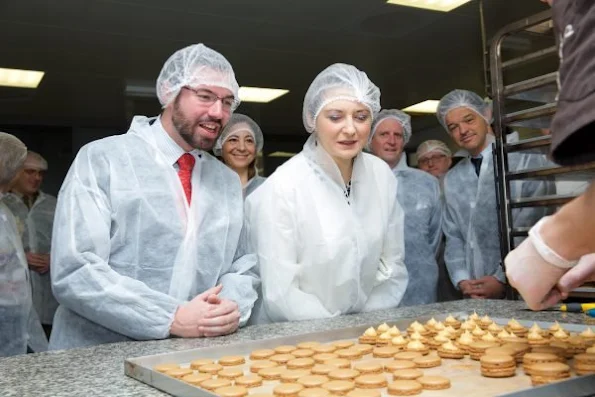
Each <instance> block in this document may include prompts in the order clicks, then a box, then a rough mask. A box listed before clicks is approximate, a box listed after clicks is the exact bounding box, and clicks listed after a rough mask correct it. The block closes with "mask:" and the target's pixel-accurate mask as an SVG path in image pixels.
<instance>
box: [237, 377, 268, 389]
mask: <svg viewBox="0 0 595 397" xmlns="http://www.w3.org/2000/svg"><path fill="white" fill-rule="evenodd" d="M234 382H235V385H236V386H244V387H247V388H249V389H250V388H253V387H259V386H262V377H261V376H258V375H246V376H240V377H239V378H236V379H235V381H234Z"/></svg>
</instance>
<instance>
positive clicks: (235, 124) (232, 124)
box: [213, 113, 264, 156]
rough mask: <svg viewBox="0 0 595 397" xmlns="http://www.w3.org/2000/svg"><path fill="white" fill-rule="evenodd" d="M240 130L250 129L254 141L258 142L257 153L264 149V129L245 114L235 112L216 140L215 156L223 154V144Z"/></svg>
mask: <svg viewBox="0 0 595 397" xmlns="http://www.w3.org/2000/svg"><path fill="white" fill-rule="evenodd" d="M239 131H248V132H249V133H250V134H252V137H253V138H254V142H255V143H256V153H258V152H260V151H261V150H262V148H263V146H264V136H263V135H262V130H261V129H260V127H259V126H258V124H256V122H255V121H254V120H252V119H251V118H250V117H248V116H246V115H245V114H240V113H234V114H233V115H232V116H231V118H230V119H229V122H228V123H227V125H226V126H225V129H223V132H221V135H219V139H217V142H215V146H214V147H213V153H214V154H215V156H221V150H222V149H223V144H224V143H225V142H226V141H227V139H228V138H229V137H230V136H231V135H232V134H233V133H234V132H239Z"/></svg>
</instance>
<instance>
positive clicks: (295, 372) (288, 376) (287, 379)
mask: <svg viewBox="0 0 595 397" xmlns="http://www.w3.org/2000/svg"><path fill="white" fill-rule="evenodd" d="M308 375H310V371H308V370H307V369H288V370H285V371H283V372H281V383H295V382H297V381H298V379H299V378H302V377H304V376H308Z"/></svg>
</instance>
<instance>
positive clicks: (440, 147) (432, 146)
mask: <svg viewBox="0 0 595 397" xmlns="http://www.w3.org/2000/svg"><path fill="white" fill-rule="evenodd" d="M432 152H437V153H442V154H444V155H446V156H448V157H452V152H451V151H450V149H449V148H448V146H446V143H444V142H442V141H438V140H434V139H430V140H428V141H424V142H422V143H421V144H420V145H419V146H418V147H417V153H416V154H417V160H418V161H419V160H420V159H422V158H423V157H425V156H426V155H428V154H430V153H432Z"/></svg>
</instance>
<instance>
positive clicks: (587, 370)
mask: <svg viewBox="0 0 595 397" xmlns="http://www.w3.org/2000/svg"><path fill="white" fill-rule="evenodd" d="M574 371H575V372H576V373H577V375H588V374H595V354H593V353H582V354H577V355H576V356H574Z"/></svg>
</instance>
